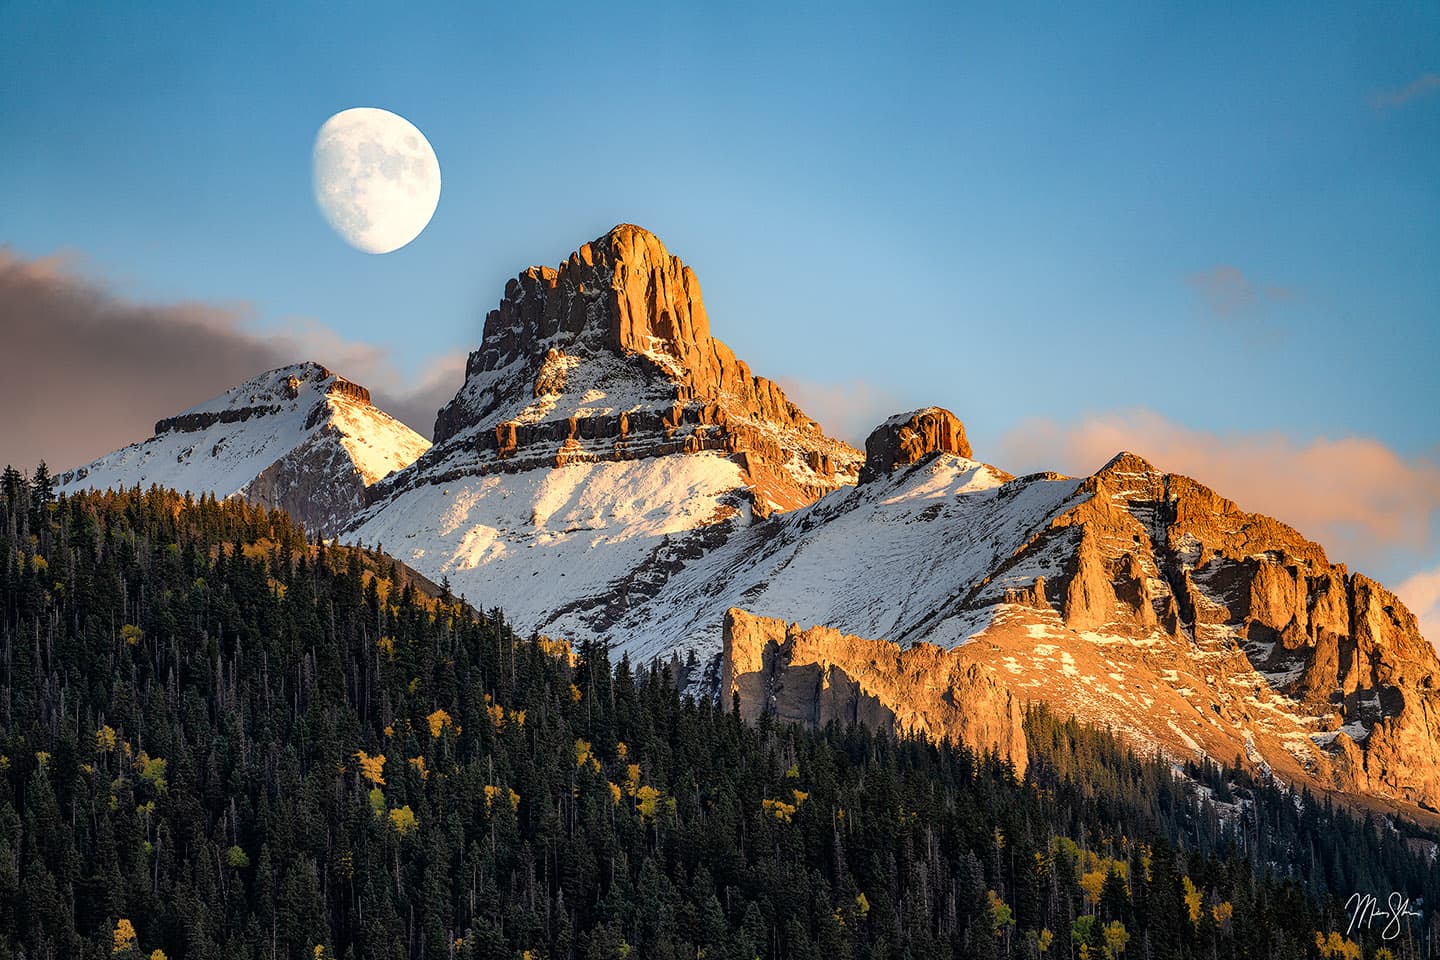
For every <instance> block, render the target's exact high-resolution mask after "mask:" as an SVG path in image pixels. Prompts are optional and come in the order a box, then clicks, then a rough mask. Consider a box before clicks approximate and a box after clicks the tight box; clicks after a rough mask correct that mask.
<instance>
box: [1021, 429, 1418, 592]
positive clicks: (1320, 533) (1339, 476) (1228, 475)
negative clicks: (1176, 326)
mask: <svg viewBox="0 0 1440 960" xmlns="http://www.w3.org/2000/svg"><path fill="white" fill-rule="evenodd" d="M1001 450H1002V456H1003V457H1004V459H1002V460H1000V461H999V462H1000V465H1001V466H1003V467H1005V468H1006V469H1007V470H1011V471H1016V472H1021V471H1030V470H1040V469H1059V470H1063V471H1065V472H1067V473H1072V474H1076V475H1083V474H1088V473H1090V472H1092V471H1094V470H1095V469H1096V468H1097V467H1099V466H1100V465H1101V464H1103V463H1105V461H1107V460H1108V459H1109V458H1110V457H1112V456H1114V455H1115V454H1116V453H1117V452H1119V451H1121V450H1131V451H1134V452H1135V453H1138V454H1140V455H1141V456H1143V457H1145V458H1146V459H1148V460H1150V461H1151V462H1152V463H1154V464H1155V465H1156V466H1157V467H1159V468H1161V469H1163V470H1169V471H1172V472H1174V473H1181V474H1185V475H1187V476H1190V477H1194V478H1195V479H1197V480H1199V481H1201V482H1202V483H1204V484H1206V485H1207V486H1209V487H1211V488H1213V489H1214V490H1215V491H1216V492H1218V493H1220V494H1221V495H1222V496H1225V497H1228V498H1230V499H1231V500H1234V501H1235V502H1236V503H1238V504H1239V505H1240V507H1241V508H1242V509H1244V510H1249V511H1252V512H1258V513H1264V514H1268V515H1270V516H1273V517H1276V518H1278V519H1280V520H1283V521H1285V522H1286V523H1289V524H1291V525H1292V526H1294V527H1295V528H1296V529H1297V530H1299V531H1300V532H1301V533H1302V534H1304V535H1305V536H1307V537H1310V538H1312V539H1314V540H1317V541H1318V542H1319V543H1321V544H1322V545H1323V546H1324V547H1325V548H1326V552H1327V553H1328V554H1329V555H1330V558H1331V559H1332V560H1339V561H1345V562H1347V563H1350V564H1351V565H1353V566H1357V567H1358V568H1360V569H1368V570H1370V571H1372V572H1373V571H1376V570H1377V569H1387V568H1388V569H1393V565H1394V564H1395V562H1396V560H1397V557H1403V556H1410V557H1412V558H1416V559H1418V558H1420V557H1422V556H1425V557H1429V556H1433V554H1431V553H1430V552H1429V551H1430V550H1431V548H1432V544H1431V542H1430V530H1431V518H1432V517H1433V516H1434V515H1435V513H1436V511H1437V510H1440V463H1437V462H1436V461H1434V460H1432V459H1429V458H1426V457H1406V456H1402V455H1401V454H1399V453H1397V452H1396V451H1394V450H1393V449H1391V448H1390V447H1388V446H1387V445H1385V444H1384V443H1381V442H1380V441H1379V440H1376V439H1374V438H1373V437H1361V436H1351V437H1343V438H1341V439H1338V440H1330V439H1326V438H1319V439H1315V440H1309V441H1303V442H1302V441H1296V440H1294V439H1292V438H1290V437H1287V436H1284V435H1283V434H1279V433H1231V434H1223V435H1222V434H1218V433H1211V432H1207V431H1203V430H1194V429H1191V428H1189V427H1186V426H1183V425H1181V424H1177V423H1174V422H1172V421H1170V420H1168V419H1166V418H1165V417H1163V416H1161V415H1160V414H1158V413H1155V412H1153V411H1150V410H1144V409H1135V410H1125V411H1119V412H1115V413H1109V414H1104V415H1098V416H1090V417H1086V418H1084V419H1082V420H1080V421H1079V422H1077V423H1073V424H1061V423H1058V422H1056V421H1054V420H1046V419H1036V420H1029V421H1026V422H1024V423H1022V424H1020V425H1019V426H1018V427H1016V428H1015V429H1014V430H1012V431H1011V432H1010V433H1009V434H1008V435H1007V436H1006V437H1005V438H1004V441H1003V443H1002V445H1001Z"/></svg>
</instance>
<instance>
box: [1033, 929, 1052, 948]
mask: <svg viewBox="0 0 1440 960" xmlns="http://www.w3.org/2000/svg"><path fill="white" fill-rule="evenodd" d="M1054 942H1055V934H1053V933H1051V932H1050V928H1049V927H1045V928H1044V929H1043V930H1041V931H1040V935H1039V936H1037V937H1036V938H1035V949H1036V950H1038V951H1039V952H1040V953H1045V952H1046V951H1047V950H1049V949H1050V944H1052V943H1054Z"/></svg>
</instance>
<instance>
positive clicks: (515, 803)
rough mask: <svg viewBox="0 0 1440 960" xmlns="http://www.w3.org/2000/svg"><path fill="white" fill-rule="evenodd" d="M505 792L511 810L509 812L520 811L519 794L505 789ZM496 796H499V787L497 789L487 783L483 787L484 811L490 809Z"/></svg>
mask: <svg viewBox="0 0 1440 960" xmlns="http://www.w3.org/2000/svg"><path fill="white" fill-rule="evenodd" d="M505 792H506V793H507V794H508V795H509V800H510V809H511V810H519V809H520V794H518V793H516V792H515V791H514V790H510V789H509V788H506V790H505ZM498 796H500V787H497V786H495V785H494V784H492V783H487V784H486V785H485V809H486V810H489V809H490V807H491V806H492V805H493V804H494V802H495V798H496V797H498Z"/></svg>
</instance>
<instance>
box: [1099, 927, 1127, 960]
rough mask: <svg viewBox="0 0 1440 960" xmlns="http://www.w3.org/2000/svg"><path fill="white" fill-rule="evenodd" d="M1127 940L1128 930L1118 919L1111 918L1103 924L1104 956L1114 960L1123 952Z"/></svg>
mask: <svg viewBox="0 0 1440 960" xmlns="http://www.w3.org/2000/svg"><path fill="white" fill-rule="evenodd" d="M1129 942H1130V932H1129V931H1128V930H1126V929H1125V924H1123V923H1121V922H1120V921H1119V920H1111V921H1110V922H1109V923H1108V924H1106V925H1105V956H1107V957H1109V958H1111V960H1114V958H1115V957H1118V956H1120V954H1122V953H1124V952H1125V946H1126V944H1128V943H1129Z"/></svg>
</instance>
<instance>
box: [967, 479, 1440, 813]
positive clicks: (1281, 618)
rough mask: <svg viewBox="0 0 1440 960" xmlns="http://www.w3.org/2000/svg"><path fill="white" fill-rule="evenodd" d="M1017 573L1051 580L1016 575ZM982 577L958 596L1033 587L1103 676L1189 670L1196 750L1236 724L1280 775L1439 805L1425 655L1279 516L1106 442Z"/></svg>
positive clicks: (1436, 671)
mask: <svg viewBox="0 0 1440 960" xmlns="http://www.w3.org/2000/svg"><path fill="white" fill-rule="evenodd" d="M1027 569H1029V570H1046V571H1054V570H1057V569H1058V570H1061V571H1063V573H1062V574H1061V575H1059V576H1054V575H1052V576H1051V578H1050V579H1048V580H1046V579H1043V578H1042V577H1037V578H1036V581H1037V583H1036V584H1035V585H1027V583H1025V582H1024V579H1023V576H1020V575H1018V573H1019V571H1021V570H1027ZM997 572H998V573H999V577H998V578H997V579H998V580H999V581H1000V582H1003V583H1005V584H1006V586H1005V591H1006V592H1005V594H1003V595H1002V594H1000V593H998V592H996V590H995V589H994V588H988V587H982V588H981V589H980V590H978V591H976V592H975V594H974V595H973V596H972V598H971V602H972V604H974V605H976V606H979V605H983V604H987V603H993V602H994V601H995V600H1003V601H1005V602H1007V603H1013V604H1016V605H1028V606H1031V607H1034V606H1037V604H1036V602H1035V601H1034V599H1030V600H1028V601H1027V600H1026V599H1025V598H1026V597H1027V596H1030V597H1033V595H1034V594H1035V593H1041V594H1046V595H1048V599H1050V600H1053V601H1055V607H1056V609H1058V611H1059V613H1060V617H1059V620H1060V621H1061V625H1063V628H1064V630H1066V631H1074V632H1075V633H1077V634H1079V635H1081V636H1082V637H1090V638H1094V639H1095V640H1097V641H1099V642H1100V643H1101V644H1102V645H1103V649H1104V651H1105V655H1106V656H1107V657H1108V658H1109V659H1110V661H1111V663H1112V666H1114V665H1115V663H1116V662H1118V661H1119V660H1120V659H1124V660H1126V661H1128V662H1127V663H1125V664H1122V665H1121V666H1120V668H1119V671H1118V672H1119V673H1121V674H1129V673H1130V672H1131V671H1133V669H1135V668H1136V667H1137V666H1139V665H1140V664H1141V663H1142V662H1143V663H1144V665H1146V666H1147V667H1149V668H1152V669H1153V668H1154V667H1156V666H1157V665H1159V664H1163V665H1164V667H1165V668H1168V669H1170V670H1171V671H1172V672H1173V673H1174V674H1175V675H1176V676H1177V677H1179V676H1189V677H1192V678H1193V684H1192V683H1188V682H1185V681H1175V682H1176V683H1178V685H1179V688H1180V689H1183V690H1188V691H1190V694H1189V698H1188V699H1189V700H1190V701H1198V702H1200V703H1202V704H1203V705H1204V706H1205V709H1206V711H1207V712H1208V713H1209V714H1210V715H1211V717H1207V723H1206V724H1204V725H1202V729H1201V730H1199V731H1191V732H1189V733H1187V736H1188V737H1190V738H1192V739H1194V740H1195V741H1196V742H1197V743H1201V744H1202V745H1206V747H1207V748H1206V752H1209V753H1211V755H1212V756H1221V753H1220V751H1222V750H1223V749H1227V748H1225V747H1223V746H1221V745H1220V744H1221V741H1222V740H1230V739H1234V733H1235V731H1241V732H1243V736H1241V737H1240V740H1239V743H1240V745H1241V746H1242V747H1243V748H1244V749H1243V750H1241V751H1239V752H1242V753H1250V754H1252V756H1251V759H1252V760H1253V761H1255V762H1256V763H1263V764H1264V766H1265V767H1266V768H1267V769H1270V770H1272V771H1275V772H1277V773H1278V774H1281V775H1283V776H1285V777H1287V778H1290V779H1294V780H1297V781H1302V782H1310V783H1311V784H1313V785H1315V786H1317V787H1320V788H1328V789H1338V790H1341V791H1345V792H1349V793H1364V794H1370V795H1373V796H1382V797H1390V798H1394V799H1397V800H1404V801H1409V802H1414V803H1417V804H1420V805H1423V806H1426V807H1430V808H1432V809H1440V661H1437V658H1436V655H1435V650H1434V648H1433V647H1432V646H1431V644H1430V643H1429V642H1427V641H1426V640H1425V639H1424V638H1423V637H1422V636H1421V635H1420V632H1419V628H1418V625H1417V623H1416V621H1415V618H1414V616H1413V615H1412V614H1411V613H1410V612H1409V611H1408V610H1406V609H1405V607H1404V605H1403V604H1402V603H1401V602H1400V600H1399V599H1398V598H1396V596H1395V595H1394V594H1393V593H1391V592H1390V591H1389V590H1387V589H1385V588H1384V587H1382V586H1381V585H1379V584H1378V583H1375V582H1374V581H1373V580H1370V579H1369V578H1367V577H1364V576H1362V575H1359V574H1352V573H1350V572H1349V571H1348V570H1347V569H1346V568H1345V566H1344V565H1343V564H1332V563H1330V562H1329V561H1328V560H1327V558H1326V556H1325V551H1324V550H1323V549H1322V548H1321V547H1320V546H1319V545H1318V544H1315V543H1312V542H1310V541H1308V540H1306V539H1305V538H1304V537H1303V536H1301V535H1300V534H1299V533H1297V532H1296V531H1295V530H1294V529H1292V528H1291V527H1289V526H1286V525H1285V524H1283V523H1281V522H1279V521H1277V520H1275V519H1273V518H1271V517H1266V516H1264V515H1260V514H1253V513H1246V512H1245V511H1243V510H1241V509H1239V508H1238V507H1237V506H1236V505H1235V504H1234V503H1233V502H1232V501H1230V500H1227V499H1225V498H1224V497H1221V496H1219V495H1218V494H1216V493H1215V492H1214V491H1212V490H1210V489H1209V488H1207V487H1205V486H1203V485H1202V484H1200V483H1197V482H1196V481H1194V480H1192V479H1190V478H1188V477H1183V476H1178V475H1175V474H1170V473H1165V472H1163V471H1161V470H1158V469H1157V468H1155V467H1154V466H1153V465H1151V464H1150V463H1148V462H1146V461H1145V460H1144V459H1142V458H1140V457H1138V456H1135V455H1134V454H1130V453H1122V454H1119V455H1117V456H1116V457H1115V458H1114V459H1112V460H1111V461H1110V462H1109V463H1107V464H1106V465H1105V466H1104V467H1103V468H1101V469H1100V470H1099V471H1097V472H1096V473H1095V474H1094V475H1093V476H1091V477H1089V478H1087V479H1086V480H1084V481H1082V482H1081V483H1080V484H1079V486H1078V488H1077V489H1076V493H1075V495H1074V497H1073V498H1072V502H1071V503H1070V504H1069V505H1068V506H1067V507H1066V508H1065V509H1061V510H1058V511H1056V512H1055V513H1054V514H1053V515H1052V516H1051V517H1050V519H1049V521H1048V522H1047V523H1046V525H1045V526H1044V527H1043V528H1042V529H1041V530H1040V531H1039V532H1038V533H1036V534H1035V535H1033V536H1032V537H1031V538H1030V539H1029V541H1028V542H1027V543H1025V544H1024V545H1022V546H1021V548H1020V549H1019V550H1017V551H1016V552H1015V553H1014V554H1013V555H1011V556H1010V557H1009V558H1007V560H1006V561H1005V563H1004V564H1002V568H1001V569H1000V570H999V571H997ZM1027 591H1028V593H1027ZM1047 605H1048V604H1047ZM1161 674H1162V676H1163V669H1162V671H1161ZM1064 696H1066V697H1068V698H1070V699H1072V701H1074V700H1076V699H1077V698H1079V697H1080V694H1077V693H1075V692H1073V691H1071V692H1069V693H1067V694H1065V695H1064ZM1105 709H1109V708H1108V707H1105V706H1104V704H1103V702H1102V709H1100V710H1097V715H1096V717H1095V718H1093V719H1097V720H1099V719H1102V718H1103V714H1104V712H1105ZM1212 718H1213V721H1218V726H1220V727H1228V728H1229V729H1228V730H1222V731H1218V732H1217V731H1214V730H1211V729H1210V727H1212V726H1214V725H1217V724H1214V723H1213V722H1211V721H1212ZM1212 734H1213V735H1214V736H1218V737H1220V738H1221V739H1219V740H1212V739H1209V738H1211V737H1212ZM1222 734H1223V736H1222Z"/></svg>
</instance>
